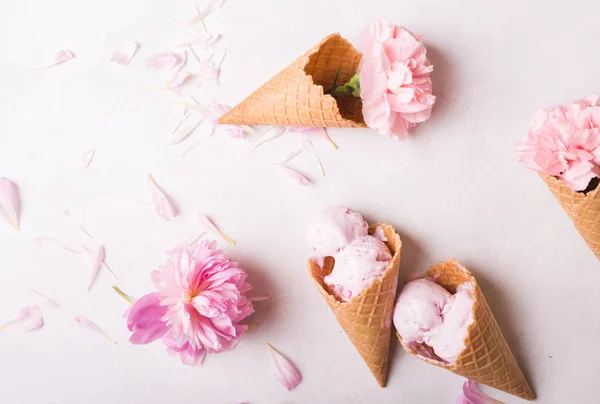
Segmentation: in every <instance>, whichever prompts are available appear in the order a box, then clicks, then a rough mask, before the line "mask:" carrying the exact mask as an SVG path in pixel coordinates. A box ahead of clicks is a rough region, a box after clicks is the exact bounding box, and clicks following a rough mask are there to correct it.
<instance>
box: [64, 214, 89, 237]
mask: <svg viewBox="0 0 600 404" xmlns="http://www.w3.org/2000/svg"><path fill="white" fill-rule="evenodd" d="M62 213H63V215H65V217H66V218H67V219H69V220H71V221H72V222H73V223H74V224H75V225H76V226H77V227H79V230H81V231H82V232H83V234H85V235H86V236H88V237H89V238H91V239H93V238H94V236H92V234H91V233H90V232H89V231H87V230H86V229H85V227H83V225H82V224H81V223H79V222H78V221H77V219H76V218H75V217H74V216H73V215H72V214H71V212H70V211H68V210H66V209H63V211H62Z"/></svg>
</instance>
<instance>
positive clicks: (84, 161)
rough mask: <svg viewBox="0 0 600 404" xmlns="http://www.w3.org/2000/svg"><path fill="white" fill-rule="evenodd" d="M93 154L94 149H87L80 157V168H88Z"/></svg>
mask: <svg viewBox="0 0 600 404" xmlns="http://www.w3.org/2000/svg"><path fill="white" fill-rule="evenodd" d="M95 153H96V151H95V150H94V149H89V150H88V151H86V152H85V153H83V154H82V155H81V168H88V167H89V166H90V163H91V162H92V159H93V158H94V154H95Z"/></svg>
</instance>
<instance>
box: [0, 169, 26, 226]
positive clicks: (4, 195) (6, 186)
mask: <svg viewBox="0 0 600 404" xmlns="http://www.w3.org/2000/svg"><path fill="white" fill-rule="evenodd" d="M0 217H2V218H4V220H6V221H7V222H8V224H10V225H11V226H12V227H13V228H14V229H15V230H17V231H19V230H20V229H21V224H20V220H21V219H20V217H21V197H20V196H19V188H18V187H17V184H15V183H14V182H12V181H10V180H9V179H8V178H4V177H0Z"/></svg>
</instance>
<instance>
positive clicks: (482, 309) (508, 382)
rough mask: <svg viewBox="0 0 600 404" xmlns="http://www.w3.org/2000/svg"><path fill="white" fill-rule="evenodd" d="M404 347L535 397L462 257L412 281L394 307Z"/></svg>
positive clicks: (497, 385)
mask: <svg viewBox="0 0 600 404" xmlns="http://www.w3.org/2000/svg"><path fill="white" fill-rule="evenodd" d="M394 326H395V327H396V330H397V335H398V338H399V339H400V342H401V343H402V346H403V347H404V349H405V350H406V351H408V352H410V353H412V354H413V355H415V356H416V357H418V358H419V359H422V360H424V361H426V362H429V363H432V364H434V365H436V366H439V367H441V368H444V369H448V370H450V371H452V372H454V373H456V374H459V375H461V376H464V377H466V378H468V379H471V380H474V381H477V382H479V383H482V384H486V385H488V386H490V387H494V388H496V389H498V390H502V391H505V392H507V393H509V394H513V395H515V396H517V397H521V398H524V399H526V400H533V399H534V398H535V395H534V394H533V391H532V390H531V387H530V386H529V383H528V382H527V380H526V379H525V376H524V375H523V372H522V371H521V369H520V368H519V365H518V364H517V361H516V360H515V357H514V356H513V354H512V352H511V350H510V347H509V346H508V343H507V342H506V340H505V339H504V336H503V335H502V332H501V331H500V327H499V326H498V323H497V322H496V319H495V318H494V315H493V314H492V312H491V310H490V308H489V306H488V305H487V302H486V301H485V298H484V297H483V294H482V293H481V289H480V288H479V285H478V284H477V281H476V280H475V278H474V277H473V276H472V275H471V273H470V272H469V271H468V270H467V269H466V268H465V267H463V266H462V265H461V264H460V263H459V262H458V261H457V260H454V259H453V260H449V261H445V262H443V263H441V264H437V265H434V266H433V267H432V268H430V269H429V270H428V271H427V273H426V274H425V278H423V279H417V280H414V281H411V282H408V283H407V284H406V285H405V286H404V288H403V289H402V291H401V292H400V295H399V296H398V302H397V303H396V307H395V309H394Z"/></svg>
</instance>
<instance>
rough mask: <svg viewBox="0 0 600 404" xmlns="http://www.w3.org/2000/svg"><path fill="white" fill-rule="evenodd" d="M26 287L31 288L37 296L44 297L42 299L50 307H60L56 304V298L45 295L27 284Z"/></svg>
mask: <svg viewBox="0 0 600 404" xmlns="http://www.w3.org/2000/svg"><path fill="white" fill-rule="evenodd" d="M27 289H29V290H31V291H32V292H33V293H35V294H36V295H38V296H39V297H41V298H42V299H44V301H45V302H46V303H47V304H48V306H50V307H52V308H54V309H60V304H58V302H57V301H56V300H54V299H52V298H50V297H48V296H46V295H45V294H43V293H42V292H39V291H37V290H35V289H34V288H32V287H31V286H27Z"/></svg>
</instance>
